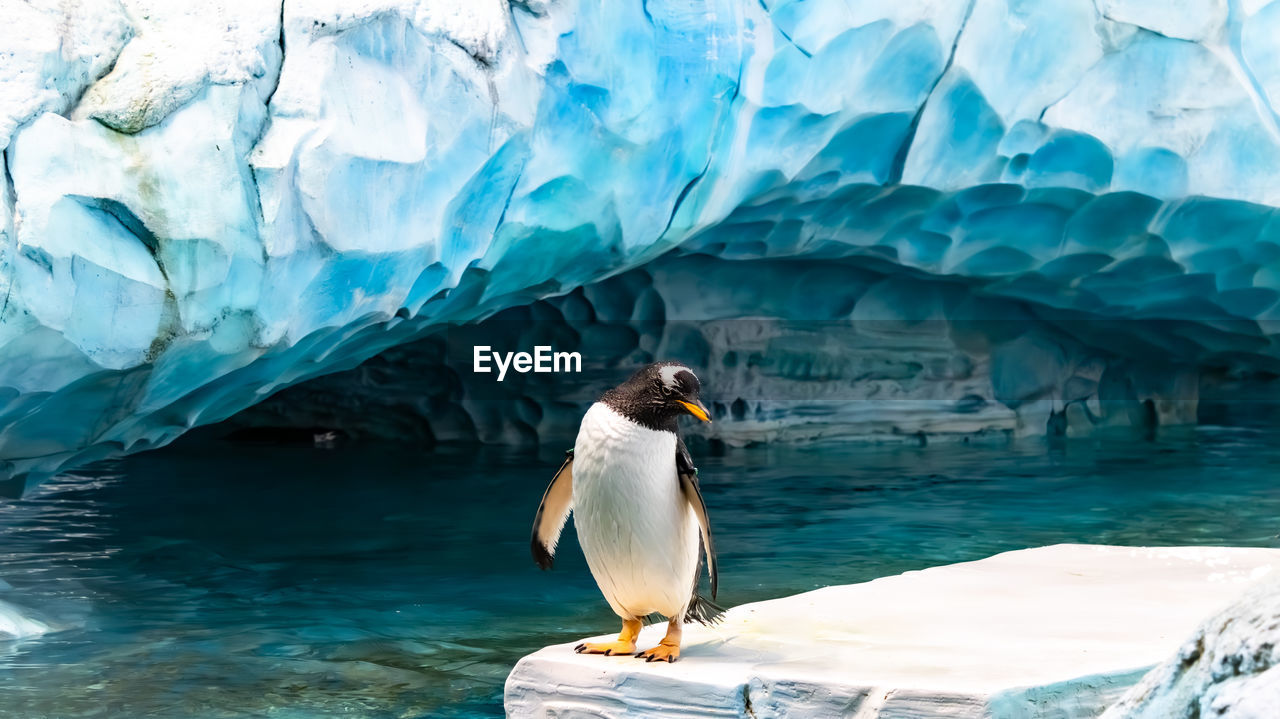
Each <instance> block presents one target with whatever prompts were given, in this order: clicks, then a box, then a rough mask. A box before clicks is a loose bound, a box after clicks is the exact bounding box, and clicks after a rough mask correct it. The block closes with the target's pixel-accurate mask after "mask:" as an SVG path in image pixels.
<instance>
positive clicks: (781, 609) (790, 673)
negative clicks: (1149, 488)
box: [505, 544, 1280, 719]
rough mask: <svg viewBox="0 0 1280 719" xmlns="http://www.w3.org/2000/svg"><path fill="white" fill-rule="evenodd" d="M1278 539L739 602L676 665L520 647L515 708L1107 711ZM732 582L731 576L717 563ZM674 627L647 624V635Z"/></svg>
mask: <svg viewBox="0 0 1280 719" xmlns="http://www.w3.org/2000/svg"><path fill="white" fill-rule="evenodd" d="M1278 570H1280V549H1253V548H1237V547H1172V548H1130V547H1111V546H1093V545H1066V544H1064V545H1055V546H1051V547H1041V548H1038V549H1026V550H1021V551H1015V552H1006V553H1004V554H998V555H996V556H994V557H989V558H987V559H983V560H980V561H976V562H966V563H962V564H952V565H947V566H942V567H933V568H930V569H925V570H922V571H917V572H907V573H905V574H901V575H897V576H893V577H884V578H881V579H877V580H875V581H871V582H866V583H864V584H852V585H845V586H837V587H827V588H825V589H819V590H817V591H813V592H807V593H805V594H799V595H796V596H792V597H785V598H782V599H775V600H771V601H767V602H757V603H755V604H745V605H742V606H740V607H736V608H734V609H732V610H731V611H729V612H728V614H726V616H725V620H724V622H723V623H721V624H720V625H719V626H717V627H714V628H704V627H700V626H696V625H694V626H689V627H686V629H685V635H684V637H685V647H684V651H683V653H682V654H681V658H680V661H679V662H677V663H675V664H657V663H654V664H647V663H645V662H642V661H639V660H636V659H633V658H630V657H602V656H592V655H580V654H575V653H574V652H573V646H574V645H575V644H577V643H578V640H574V641H572V642H568V643H566V644H561V645H557V646H551V647H547V648H545V649H542V650H541V651H538V652H536V653H534V654H531V655H529V656H527V657H525V658H523V659H521V660H520V662H519V663H518V664H517V665H516V667H515V669H514V670H512V672H511V675H510V676H509V677H508V678H507V684H506V698H505V703H506V710H507V715H508V717H513V718H516V719H520V718H524V717H536V718H538V719H541V718H542V717H556V718H558V719H587V718H591V719H602V718H605V719H621V718H623V717H628V718H630V717H637V718H639V717H746V718H753V719H764V718H765V717H789V718H798V717H814V718H818V717H821V718H824V719H825V718H827V717H837V716H842V717H854V718H855V719H899V718H915V717H938V716H941V717H992V718H994V719H1004V718H1014V717H1017V718H1021V717H1053V718H1054V719H1068V718H1075V717H1094V716H1097V715H1098V714H1099V713H1100V712H1101V711H1102V710H1103V709H1104V708H1105V707H1106V706H1107V705H1108V704H1110V703H1111V702H1113V701H1114V700H1115V699H1117V698H1118V697H1119V695H1120V694H1121V693H1122V692H1123V691H1124V689H1125V688H1126V687H1128V686H1130V685H1132V684H1133V683H1135V682H1136V681H1137V680H1138V679H1139V678H1140V677H1141V676H1142V674H1143V673H1144V672H1145V671H1146V670H1147V669H1149V668H1150V667H1152V666H1154V665H1155V664H1157V663H1158V662H1160V661H1162V660H1164V659H1165V658H1166V657H1167V656H1169V655H1170V654H1172V653H1173V652H1174V651H1175V650H1176V649H1177V647H1178V644H1179V643H1180V641H1181V640H1182V639H1183V638H1184V637H1186V636H1187V635H1189V634H1190V633H1191V632H1193V631H1194V630H1195V628H1196V626H1197V625H1198V624H1199V623H1200V622H1201V621H1202V620H1203V619H1204V618H1205V617H1206V616H1208V615H1209V614H1211V613H1212V612H1214V611H1215V610H1217V609H1220V608H1221V607H1222V606H1224V605H1226V604H1227V603H1229V602H1230V601H1231V600H1232V599H1234V598H1235V597H1237V596H1238V595H1239V594H1240V593H1241V592H1242V591H1244V589H1245V587H1247V586H1248V585H1250V584H1252V583H1253V582H1254V581H1256V580H1257V579H1260V578H1261V577H1263V576H1265V575H1268V574H1271V573H1272V572H1276V571H1278ZM722 580H727V581H722V584H730V586H731V582H732V577H731V576H730V577H722ZM663 629H664V628H663V626H660V625H659V626H651V627H646V628H645V630H644V631H643V632H642V633H641V636H640V647H641V648H647V647H649V646H652V645H654V644H657V642H658V639H659V638H660V637H661V636H662V633H663Z"/></svg>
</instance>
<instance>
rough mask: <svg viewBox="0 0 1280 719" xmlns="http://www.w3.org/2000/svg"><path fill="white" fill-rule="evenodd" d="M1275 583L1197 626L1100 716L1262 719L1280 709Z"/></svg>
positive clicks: (1278, 586)
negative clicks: (1163, 660)
mask: <svg viewBox="0 0 1280 719" xmlns="http://www.w3.org/2000/svg"><path fill="white" fill-rule="evenodd" d="M1278 647H1280V581H1274V580H1273V581H1267V582H1263V583H1260V584H1258V585H1257V586H1255V587H1253V588H1252V589H1250V590H1249V592H1247V593H1246V594H1245V595H1244V596H1243V597H1241V598H1240V599H1239V600H1238V601H1237V602H1235V603H1234V604H1232V605H1231V606H1230V607H1228V608H1226V609H1224V610H1222V611H1221V612H1220V613H1218V614H1217V615H1215V616H1214V617H1213V618H1211V619H1209V620H1208V621H1206V622H1205V623H1204V624H1202V625H1201V626H1200V627H1199V628H1198V629H1197V630H1196V631H1195V633H1194V634H1193V635H1191V636H1190V637H1189V638H1188V639H1187V640H1186V641H1185V642H1184V643H1183V644H1182V646H1181V647H1179V648H1178V651H1177V652H1176V653H1175V654H1174V655H1173V656H1171V657H1170V658H1169V659H1168V660H1166V661H1165V662H1164V663H1163V664H1161V665H1160V666H1158V667H1156V668H1155V669H1152V670H1151V671H1150V672H1149V673H1148V674H1147V675H1146V676H1145V677H1143V678H1142V681H1140V682H1138V684H1137V685H1136V686H1134V687H1133V688H1132V689H1130V690H1129V691H1128V692H1127V693H1126V694H1125V695H1124V696H1123V697H1122V698H1121V699H1120V701H1119V702H1117V703H1116V704H1115V705H1114V706H1112V707H1111V708H1110V709H1108V710H1107V712H1106V713H1105V714H1103V715H1102V719H1157V717H1158V718H1159V719H1196V718H1203V719H1208V718H1209V717H1219V718H1221V719H1264V717H1273V716H1275V714H1276V708H1277V707H1280V648H1278Z"/></svg>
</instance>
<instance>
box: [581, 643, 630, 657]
mask: <svg viewBox="0 0 1280 719" xmlns="http://www.w3.org/2000/svg"><path fill="white" fill-rule="evenodd" d="M635 650H636V645H635V644H632V643H630V642H608V643H604V644H593V643H591V642H583V643H582V644H579V645H578V646H576V647H574V648H573V651H575V652H577V653H578V654H602V655H604V656H606V657H615V656H624V655H627V654H630V653H631V652H634V651H635Z"/></svg>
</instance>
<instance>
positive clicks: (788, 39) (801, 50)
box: [759, 0, 972, 59]
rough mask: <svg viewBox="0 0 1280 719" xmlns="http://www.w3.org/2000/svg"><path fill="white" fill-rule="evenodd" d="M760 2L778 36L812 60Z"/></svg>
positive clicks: (811, 56)
mask: <svg viewBox="0 0 1280 719" xmlns="http://www.w3.org/2000/svg"><path fill="white" fill-rule="evenodd" d="M759 2H760V7H761V8H763V9H764V14H765V15H767V16H768V17H769V22H770V23H772V25H773V29H774V30H777V31H778V34H779V35H781V36H782V37H783V38H784V39H785V40H786V41H787V42H788V43H790V44H791V47H794V48H795V49H797V50H799V51H800V54H801V55H804V56H805V57H807V58H810V59H812V58H813V53H811V52H809V51H808V50H806V49H804V48H803V47H800V44H799V43H797V42H796V41H795V40H793V39H791V36H790V35H788V34H787V32H786V31H785V30H783V29H782V28H780V27H778V23H776V22H773V12H772V11H771V10H769V6H768V5H766V4H765V0H759ZM970 2H972V0H970Z"/></svg>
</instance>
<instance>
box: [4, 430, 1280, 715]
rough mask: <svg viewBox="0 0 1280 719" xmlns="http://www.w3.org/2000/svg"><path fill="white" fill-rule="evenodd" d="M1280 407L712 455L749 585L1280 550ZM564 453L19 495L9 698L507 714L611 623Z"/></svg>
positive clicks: (58, 706)
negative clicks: (991, 561)
mask: <svg viewBox="0 0 1280 719" xmlns="http://www.w3.org/2000/svg"><path fill="white" fill-rule="evenodd" d="M1270 436H1271V430H1269V429H1251V428H1221V427H1202V428H1200V429H1198V430H1196V431H1194V432H1193V433H1190V434H1186V435H1179V436H1177V437H1171V438H1161V439H1157V440H1156V441H1151V442H1147V441H1112V442H1107V441H1079V442H1071V443H1067V444H1064V445H1060V446H1054V447H1051V446H1047V445H1045V444H1042V443H1038V442H1028V443H1025V444H1016V445H1012V446H967V445H935V446H930V447H874V446H855V447H810V448H782V449H770V448H760V449H748V450H732V451H729V452H728V453H726V454H724V455H723V456H707V455H706V453H705V452H704V453H702V454H701V456H699V457H697V458H696V459H697V461H698V464H699V466H700V468H701V477H702V482H703V485H704V493H705V496H706V500H707V504H708V505H709V507H710V511H711V516H712V520H713V524H714V527H715V531H716V541H717V545H718V547H719V549H720V563H721V564H720V566H721V575H720V586H721V594H720V601H721V603H723V604H726V605H734V604H739V603H742V602H749V601H755V600H760V599H767V598H772V597H778V596H783V595H787V594H793V593H796V592H802V591H805V590H809V589H813V588H816V587H822V586H826V585H830V584H838V583H848V582H858V581H864V580H867V579H871V578H874V577H878V576H882V575H886V574H892V573H896V572H901V571H904V570H908V569H916V568H921V567H925V566H930V565H935V564H941V563H946V562H953V561H958V560H968V559H977V558H981V557H984V556H987V555H990V554H993V553H995V552H999V551H1004V550H1009V549H1018V548H1023V547H1030V546H1038V545H1044V544H1052V543H1056V542H1096V543H1111V544H1128V545H1167V544H1200V545H1212V544H1234V545H1249V546H1280V491H1278V490H1277V488H1276V486H1275V485H1276V477H1277V476H1280V449H1277V447H1276V446H1275V443H1274V442H1271V441H1270ZM558 455H559V453H558V452H554V451H551V450H548V451H545V452H542V453H541V454H529V453H504V452H499V451H485V452H480V453H475V452H471V451H453V452H435V453H428V452H422V451H416V450H414V449H412V448H406V447H403V446H383V445H367V444H366V445H356V446H348V447H339V448H336V449H317V448H312V447H301V446H254V445H244V444H232V443H227V442H219V441H201V442H185V443H183V444H181V445H179V446H174V447H170V448H167V449H164V450H160V451H156V452H151V453H148V454H143V455H138V456H135V457H130V458H127V459H124V460H119V461H112V462H105V463H102V464H99V465H96V466H94V467H91V468H88V469H86V470H83V471H78V472H75V473H71V474H67V475H65V476H62V477H59V478H57V479H55V480H52V481H50V482H48V483H47V484H45V485H43V486H42V487H41V488H39V489H38V490H37V491H35V492H33V493H31V494H30V495H29V496H27V497H26V498H24V499H21V500H16V501H8V502H7V503H5V504H3V505H0V579H3V580H4V581H5V582H7V584H8V588H7V589H6V588H4V587H5V585H4V584H0V599H4V600H7V601H10V602H13V603H17V604H21V605H24V606H27V607H33V608H35V609H37V610H39V611H40V612H42V613H43V615H44V616H45V617H46V618H48V619H49V620H51V621H54V622H57V623H59V624H60V625H62V626H65V627H66V628H65V630H63V631H60V632H57V633H54V634H49V635H46V636H44V637H40V638H36V639H31V640H25V641H16V642H7V643H6V642H0V717H21V718H22V719H35V718H37V717H59V718H63V717H140V716H163V717H266V716H269V717H287V718H292V717H328V716H334V717H337V716H343V717H350V716H359V717H483V716H497V715H500V713H501V697H502V683H503V680H504V679H505V677H506V674H507V672H508V671H509V670H510V668H511V666H512V665H513V664H514V663H515V661H516V660H517V659H518V658H519V657H520V656H521V655H523V654H526V653H528V652H531V651H534V650H535V649H537V648H539V647H542V646H544V645H546V644H549V643H558V642H565V641H569V640H571V639H576V638H579V637H582V636H585V635H591V634H599V633H605V632H612V631H614V630H615V629H616V625H617V620H616V618H615V617H614V616H613V615H612V614H611V613H610V611H609V610H608V608H607V606H606V605H605V603H604V601H603V599H601V597H600V596H599V593H598V591H597V590H596V588H595V585H594V583H593V582H592V580H591V578H590V576H589V575H588V573H587V570H586V565H585V563H584V561H583V559H582V556H581V553H580V552H579V550H578V547H577V542H576V539H575V538H574V537H573V533H572V529H571V528H570V529H569V531H567V532H566V537H565V539H564V541H563V542H562V544H561V551H560V557H559V558H558V561H557V565H556V568H555V569H554V570H553V571H552V572H549V573H542V572H540V571H538V570H537V568H536V567H534V565H533V563H532V561H531V560H530V558H529V550H528V534H529V524H530V522H531V520H532V517H533V513H534V510H535V508H536V506H537V502H538V500H539V498H540V496H541V493H542V490H543V489H544V488H545V485H546V482H547V480H548V479H549V478H550V476H551V474H552V472H553V471H554V469H555V467H556V466H557V465H558V459H559V457H558Z"/></svg>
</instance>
